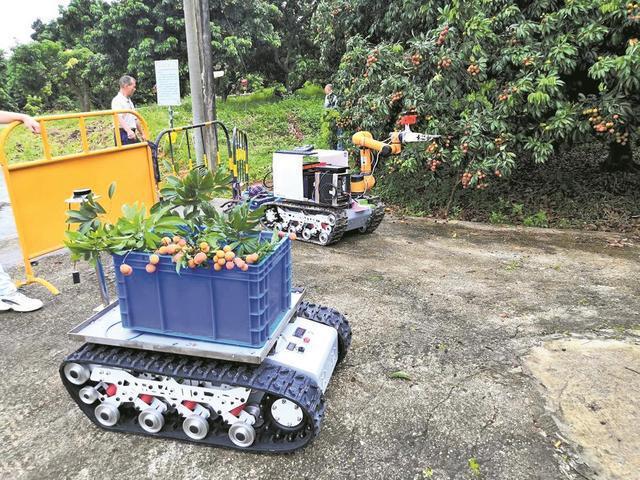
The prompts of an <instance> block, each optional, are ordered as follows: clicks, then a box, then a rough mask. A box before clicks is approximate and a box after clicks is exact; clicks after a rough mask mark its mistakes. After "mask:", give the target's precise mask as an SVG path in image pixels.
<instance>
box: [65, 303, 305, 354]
mask: <svg viewBox="0 0 640 480" xmlns="http://www.w3.org/2000/svg"><path fill="white" fill-rule="evenodd" d="M303 296H304V291H301V292H292V293H291V308H290V309H289V311H288V312H287V313H286V314H285V316H284V317H283V318H282V320H281V321H280V324H278V326H277V327H276V329H275V330H274V332H273V334H272V335H271V336H270V337H269V339H268V340H267V342H266V343H265V344H264V346H262V347H260V348H253V347H241V346H236V345H226V344H224V343H215V342H205V341H202V340H193V339H190V338H180V337H171V336H168V335H158V334H153V333H146V332H137V331H135V330H131V329H129V328H124V327H123V326H122V319H121V317H120V306H119V305H118V302H117V301H116V302H114V303H112V304H111V305H109V306H108V307H106V308H105V309H104V310H102V311H100V312H99V313H97V314H96V315H94V316H92V317H91V318H89V319H87V320H85V321H84V322H82V323H81V324H80V325H78V326H77V327H75V328H74V329H72V330H71V331H70V332H69V336H70V337H71V338H73V339H76V340H82V341H84V342H89V343H98V344H102V345H112V346H116V347H129V348H138V349H140V350H151V351H155V352H167V353H178V354H182V355H193V356H196V357H205V358H213V359H217V360H231V361H234V362H244V363H255V364H259V363H262V361H263V360H264V359H265V357H266V356H267V354H268V353H269V351H270V350H271V348H272V347H273V345H274V344H275V342H276V340H277V339H278V336H279V335H280V334H281V333H282V331H283V330H284V329H285V327H286V326H287V324H288V323H289V322H290V321H292V320H293V319H294V317H295V313H296V311H297V309H298V305H299V303H300V301H301V300H302V297H303Z"/></svg>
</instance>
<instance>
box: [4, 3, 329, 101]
mask: <svg viewBox="0 0 640 480" xmlns="http://www.w3.org/2000/svg"><path fill="white" fill-rule="evenodd" d="M209 3H210V8H211V10H210V16H211V33H212V50H213V56H214V65H215V66H216V68H219V69H224V70H226V75H225V76H224V77H223V78H222V79H220V80H218V81H217V82H218V84H217V88H218V93H220V94H222V95H223V96H226V95H227V94H228V93H230V92H231V91H232V90H233V89H234V88H237V85H238V81H239V79H240V78H243V77H246V76H250V77H251V78H252V79H254V80H256V79H263V80H264V82H266V83H281V84H283V85H284V86H285V87H286V88H288V89H291V88H296V87H298V86H301V85H302V84H303V83H304V81H305V80H310V79H313V78H314V76H316V75H318V74H319V73H318V72H320V70H321V69H320V67H319V63H318V61H317V60H314V59H317V58H318V57H319V54H318V53H316V51H315V47H314V45H313V42H312V36H313V35H312V32H311V30H310V28H309V26H310V19H311V18H312V16H313V14H314V12H315V8H316V4H317V1H315V0H306V1H304V0H284V1H281V2H276V1H269V0H255V1H251V2H243V1H239V0H211V1H210V2H209ZM33 28H34V30H35V33H34V34H33V36H32V38H33V39H34V42H32V43H29V44H26V45H19V46H18V47H17V48H15V49H14V51H13V52H11V53H10V55H6V56H5V57H1V58H2V60H0V79H3V78H4V79H5V81H4V82H2V90H0V102H3V104H4V105H8V104H9V103H11V104H12V105H14V106H18V107H19V108H26V109H27V110H29V111H31V112H34V113H36V112H38V111H40V110H49V109H56V108H64V109H68V108H73V107H74V105H75V106H76V108H80V109H82V110H86V109H89V108H92V107H99V108H100V107H106V106H108V104H109V102H110V99H111V97H112V96H113V95H114V93H115V91H116V90H117V83H116V82H117V79H118V78H119V77H120V76H121V75H123V74H125V73H127V74H130V75H133V76H135V77H136V78H137V79H138V84H139V89H138V92H137V94H136V95H137V97H138V99H141V100H142V101H143V102H144V101H147V100H153V98H154V94H153V92H152V88H153V85H154V83H155V79H154V61H155V60H162V59H167V58H177V59H178V60H179V61H180V74H181V80H182V87H183V88H182V91H183V92H186V91H187V87H188V75H187V53H186V41H185V32H184V17H183V11H182V0H126V1H124V0H120V1H114V2H107V1H105V0H71V2H70V3H69V5H68V6H67V7H66V8H63V7H61V8H60V15H59V16H58V18H56V19H55V20H53V21H51V22H48V23H43V22H41V21H39V20H38V21H36V22H35V23H34V24H33ZM2 75H4V77H2ZM253 83H255V81H254V82H253Z"/></svg>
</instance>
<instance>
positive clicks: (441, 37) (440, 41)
mask: <svg viewBox="0 0 640 480" xmlns="http://www.w3.org/2000/svg"><path fill="white" fill-rule="evenodd" d="M448 33H449V26H448V25H447V26H445V27H444V28H443V29H442V31H441V32H440V35H438V39H437V40H436V45H437V46H440V45H442V44H444V41H445V40H446V39H447V34H448Z"/></svg>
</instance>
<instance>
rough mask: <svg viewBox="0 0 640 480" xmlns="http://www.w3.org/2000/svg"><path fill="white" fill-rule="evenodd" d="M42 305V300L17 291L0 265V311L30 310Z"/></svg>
mask: <svg viewBox="0 0 640 480" xmlns="http://www.w3.org/2000/svg"><path fill="white" fill-rule="evenodd" d="M41 307H42V302H41V301H40V300H38V299H35V298H29V297H27V296H26V295H23V294H22V293H20V292H18V289H17V288H16V286H15V284H14V283H13V282H12V281H11V278H10V277H9V275H8V274H7V272H5V271H4V269H3V268H2V265H0V311H6V310H14V311H16V312H32V311H34V310H38V309H39V308H41Z"/></svg>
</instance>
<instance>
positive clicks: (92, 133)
mask: <svg viewBox="0 0 640 480" xmlns="http://www.w3.org/2000/svg"><path fill="white" fill-rule="evenodd" d="M322 100H323V93H322V89H321V88H320V87H318V86H313V85H307V86H305V87H304V88H303V89H301V90H298V91H297V92H296V93H295V94H294V95H290V96H287V97H285V98H284V99H280V98H278V97H276V96H275V95H274V90H273V89H264V90H261V91H259V92H256V93H254V94H251V95H246V96H245V95H243V96H236V97H229V98H228V99H227V101H226V102H223V101H218V102H217V104H216V107H217V117H218V120H220V121H221V122H223V123H224V124H225V125H226V126H227V128H228V129H229V132H230V133H231V130H232V129H233V127H237V128H239V129H241V130H243V131H244V132H245V133H247V135H248V139H249V173H250V176H251V179H252V180H261V179H262V178H263V177H264V176H265V175H266V174H268V173H269V172H270V171H271V157H272V154H273V152H274V151H276V150H280V149H289V148H292V147H295V146H299V145H303V144H313V145H315V146H316V147H318V148H327V145H326V144H325V143H324V141H323V139H322V138H321V136H320V118H321V115H322V110H323V102H322ZM138 111H139V112H140V114H141V115H142V117H143V118H144V119H145V121H146V122H147V125H148V127H149V132H150V137H151V139H152V140H154V139H155V138H156V136H157V135H158V134H159V133H160V132H161V131H162V130H164V129H166V128H168V127H169V113H168V109H167V108H166V107H159V106H157V105H147V106H143V107H140V108H138ZM191 118H192V116H191V101H190V98H185V99H183V103H182V105H180V106H179V107H177V108H175V109H174V125H175V126H184V125H189V124H191V123H192V121H191ZM47 133H48V136H49V143H50V145H51V153H52V155H53V156H62V155H70V154H74V153H81V152H82V144H81V139H80V131H79V126H78V121H77V120H62V121H55V122H47ZM87 133H88V140H89V144H90V147H91V148H92V149H98V148H105V147H110V146H113V145H114V140H113V131H112V128H111V122H110V121H109V119H107V118H106V117H104V118H102V117H99V118H98V117H96V118H94V119H89V120H87ZM165 139H166V136H165ZM173 146H174V147H175V150H174V154H175V155H176V157H177V161H178V163H179V164H181V165H183V166H186V165H187V164H188V153H187V139H186V135H185V134H184V133H180V134H178V135H177V136H176V138H175V145H173ZM189 148H190V149H191V150H192V151H193V139H192V138H190V139H189ZM219 148H220V149H221V150H223V148H226V147H223V145H222V143H220V144H219ZM161 152H163V153H164V157H165V158H166V157H168V156H169V149H168V141H165V142H163V145H161ZM5 153H6V155H7V158H8V159H9V164H15V163H22V162H28V161H33V160H41V159H43V158H44V152H43V149H42V142H41V140H40V137H39V136H34V135H32V134H31V133H29V132H28V131H27V130H26V129H25V128H23V127H22V126H19V127H18V128H17V129H16V130H15V131H14V132H12V133H11V135H10V137H9V141H8V142H7V144H6V148H5ZM161 156H162V155H161ZM192 156H193V153H192ZM222 159H223V162H222V163H223V164H225V165H226V155H223V156H222Z"/></svg>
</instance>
